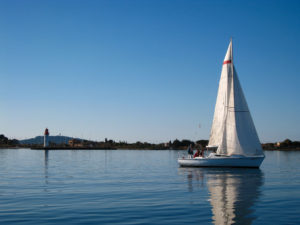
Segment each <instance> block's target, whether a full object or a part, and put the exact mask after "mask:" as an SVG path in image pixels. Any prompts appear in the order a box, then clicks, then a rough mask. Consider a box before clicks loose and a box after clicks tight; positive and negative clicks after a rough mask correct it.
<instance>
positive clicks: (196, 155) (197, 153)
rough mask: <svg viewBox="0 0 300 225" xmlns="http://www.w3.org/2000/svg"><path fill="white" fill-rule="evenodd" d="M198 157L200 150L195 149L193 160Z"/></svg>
mask: <svg viewBox="0 0 300 225" xmlns="http://www.w3.org/2000/svg"><path fill="white" fill-rule="evenodd" d="M200 155H201V153H200V150H199V149H197V151H196V153H195V155H194V158H196V157H199V156H200Z"/></svg>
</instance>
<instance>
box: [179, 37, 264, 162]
mask: <svg viewBox="0 0 300 225" xmlns="http://www.w3.org/2000/svg"><path fill="white" fill-rule="evenodd" d="M207 148H208V149H214V148H215V149H216V153H210V154H209V155H208V156H207V157H196V158H193V157H189V158H188V157H181V158H179V159H178V163H179V165H180V166H204V167H259V166H260V165H261V163H262V161H263V160H264V157H265V156H264V153H263V150H262V147H261V144H260V141H259V138H258V135H257V132H256V129H255V126H254V123H253V120H252V117H251V114H250V111H249V108H248V105H247V102H246V99H245V97H244V93H243V90H242V87H241V85H240V82H239V79H238V75H237V72H236V70H235V67H234V65H233V54H232V40H231V41H230V43H229V46H228V49H227V52H226V55H225V58H224V61H223V66H222V73H221V78H220V82H219V90H218V96H217V101H216V106H215V113H214V119H213V124H212V128H211V134H210V139H209V143H208V146H207Z"/></svg>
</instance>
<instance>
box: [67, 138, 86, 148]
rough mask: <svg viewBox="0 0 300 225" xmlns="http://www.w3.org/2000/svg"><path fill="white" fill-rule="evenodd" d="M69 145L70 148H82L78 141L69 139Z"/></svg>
mask: <svg viewBox="0 0 300 225" xmlns="http://www.w3.org/2000/svg"><path fill="white" fill-rule="evenodd" d="M69 145H70V146H71V147H82V146H83V144H82V143H81V141H80V140H78V139H71V140H69Z"/></svg>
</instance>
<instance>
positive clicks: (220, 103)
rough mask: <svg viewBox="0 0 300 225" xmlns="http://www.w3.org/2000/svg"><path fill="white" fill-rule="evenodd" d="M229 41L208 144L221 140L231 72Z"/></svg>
mask: <svg viewBox="0 0 300 225" xmlns="http://www.w3.org/2000/svg"><path fill="white" fill-rule="evenodd" d="M231 49H232V48H231V42H230V44H229V46H228V49H227V52H226V55H225V58H224V63H223V67H222V72H221V78H220V82H219V89H218V95H217V101H216V106H215V113H214V119H213V124H212V127H211V132H210V138H209V143H208V146H219V145H220V143H221V141H222V137H223V135H222V133H223V124H224V118H225V113H226V111H225V105H226V95H227V92H228V90H227V89H228V74H231V71H230V70H231V66H230V64H229V63H228V62H229V61H230V60H231V58H232V57H231V55H232V53H231Z"/></svg>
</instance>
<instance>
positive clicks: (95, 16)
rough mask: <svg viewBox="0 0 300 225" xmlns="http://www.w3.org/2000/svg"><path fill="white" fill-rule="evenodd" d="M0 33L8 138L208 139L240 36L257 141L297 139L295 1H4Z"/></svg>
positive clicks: (299, 21) (239, 58) (2, 126)
mask: <svg viewBox="0 0 300 225" xmlns="http://www.w3.org/2000/svg"><path fill="white" fill-rule="evenodd" d="M0 28H1V29H0V78H1V88H0V133H3V134H5V135H7V136H8V137H10V138H19V139H23V138H28V137H33V136H36V135H40V134H42V133H43V130H44V129H45V127H48V128H49V129H50V134H51V135H56V134H59V133H61V134H63V135H68V136H74V137H82V138H87V139H94V140H103V139H104V138H106V137H107V138H110V139H114V140H116V141H119V140H126V141H129V142H133V141H149V142H163V141H169V140H174V139H176V138H178V139H191V140H198V139H207V138H209V133H210V126H211V123H212V118H213V113H214V105H215V100H216V96H217V88H218V82H219V77H220V72H221V65H222V61H223V58H224V56H225V52H226V49H227V46H228V43H229V38H230V36H233V41H234V43H233V44H234V57H235V66H236V69H237V72H238V74H239V78H240V81H241V85H242V87H243V89H244V92H245V96H246V99H247V101H248V105H249V107H250V111H251V114H252V117H253V120H254V123H255V125H256V129H257V131H258V134H259V137H260V140H261V141H262V142H269V141H272V142H273V141H277V140H284V139H285V138H290V139H292V140H300V119H299V117H300V104H299V98H300V69H299V66H300V56H299V55H300V2H299V1H188V0H182V1H166V0H158V1H155V0H152V1H150V0H149V1H141V0H136V1H130V0H128V1H114V0H107V1H83V0H82V1H76V0H69V1H64V0H49V1H46V0H43V1H40V0H36V1H32V0H26V1H20V0H18V1H16V0H7V1H4V0H0ZM199 124H200V126H199Z"/></svg>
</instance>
